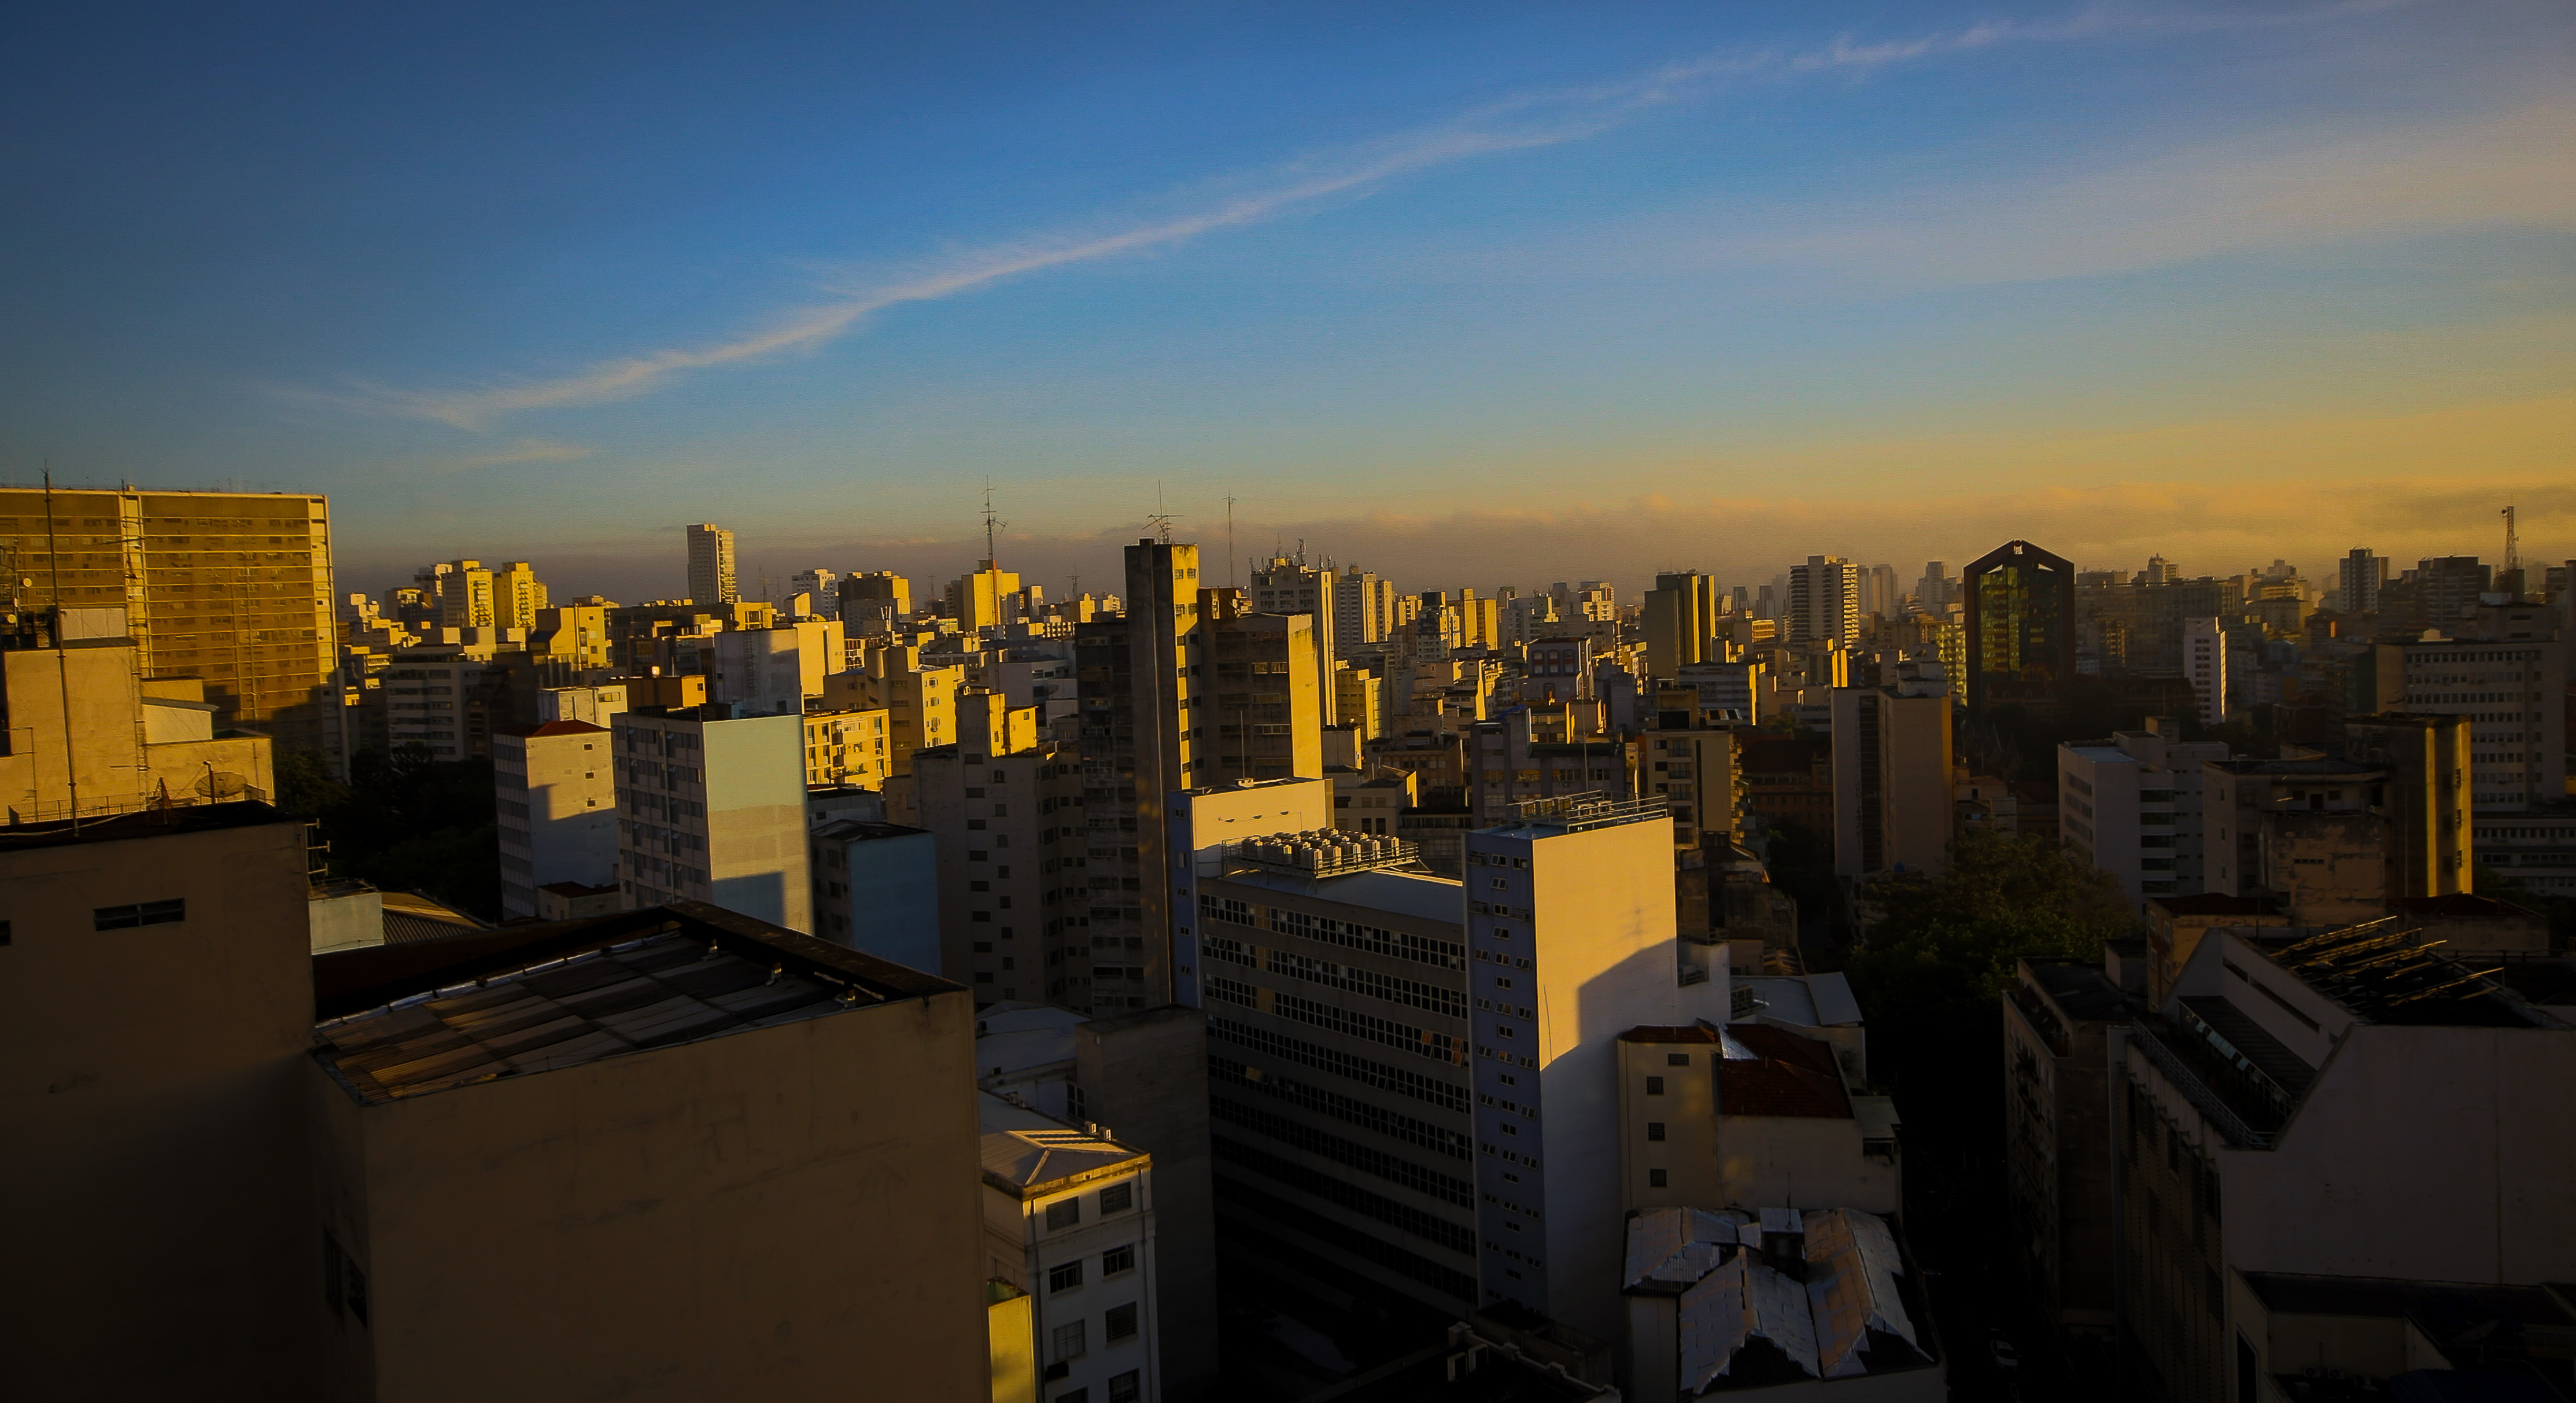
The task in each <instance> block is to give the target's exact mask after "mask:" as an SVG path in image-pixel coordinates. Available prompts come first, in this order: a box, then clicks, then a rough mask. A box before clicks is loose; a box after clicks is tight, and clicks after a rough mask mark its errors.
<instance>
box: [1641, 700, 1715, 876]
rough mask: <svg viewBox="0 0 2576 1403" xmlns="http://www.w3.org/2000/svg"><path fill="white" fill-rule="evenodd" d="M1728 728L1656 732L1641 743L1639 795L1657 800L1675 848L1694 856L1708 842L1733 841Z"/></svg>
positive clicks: (1648, 734)
mask: <svg viewBox="0 0 2576 1403" xmlns="http://www.w3.org/2000/svg"><path fill="white" fill-rule="evenodd" d="M1735 737H1736V733H1735V731H1734V729H1733V728H1732V727H1724V726H1720V727H1685V728H1679V729H1673V730H1665V729H1662V728H1660V727H1659V728H1657V729H1655V730H1652V731H1649V732H1647V733H1646V734H1645V735H1644V736H1642V737H1640V738H1639V744H1640V745H1642V746H1643V747H1644V750H1643V753H1642V754H1641V755H1640V756H1639V759H1638V764H1639V767H1640V769H1641V771H1642V772H1641V773H1640V774H1639V775H1638V776H1637V780H1638V792H1639V793H1640V794H1652V795H1661V796H1662V797H1663V800H1664V805H1665V809H1666V811H1667V812H1669V813H1670V814H1671V815H1672V818H1673V845H1674V846H1675V847H1677V848H1680V849H1682V850H1684V851H1695V850H1697V849H1698V848H1699V847H1700V845H1701V844H1702V843H1704V842H1706V841H1708V840H1710V839H1728V840H1732V839H1733V838H1734V837H1735V835H1736V832H1737V822H1736V814H1735Z"/></svg>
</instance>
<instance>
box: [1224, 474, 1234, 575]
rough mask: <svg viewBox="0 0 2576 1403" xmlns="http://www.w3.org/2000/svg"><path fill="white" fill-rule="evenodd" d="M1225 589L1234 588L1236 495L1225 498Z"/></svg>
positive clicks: (1229, 494)
mask: <svg viewBox="0 0 2576 1403" xmlns="http://www.w3.org/2000/svg"><path fill="white" fill-rule="evenodd" d="M1225 587H1226V588H1227V589H1232V588H1234V494H1232V493H1227V494H1226V498H1225Z"/></svg>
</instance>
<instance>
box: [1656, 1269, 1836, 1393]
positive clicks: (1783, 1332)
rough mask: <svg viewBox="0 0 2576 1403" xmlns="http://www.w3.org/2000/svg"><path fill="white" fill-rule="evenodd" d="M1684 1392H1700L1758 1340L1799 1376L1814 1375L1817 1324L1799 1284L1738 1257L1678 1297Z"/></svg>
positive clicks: (1728, 1368) (1727, 1371)
mask: <svg viewBox="0 0 2576 1403" xmlns="http://www.w3.org/2000/svg"><path fill="white" fill-rule="evenodd" d="M1680 1326H1681V1330H1680V1333H1681V1353H1682V1361H1681V1363H1682V1391H1683V1392H1684V1393H1685V1394H1691V1393H1698V1392H1700V1391H1702V1390H1704V1389H1706V1388H1707V1387H1708V1386H1709V1385H1711V1384H1713V1383H1715V1382H1717V1381H1718V1380H1719V1379H1722V1378H1726V1377H1728V1376H1729V1375H1730V1374H1731V1373H1732V1372H1733V1371H1734V1369H1735V1367H1736V1364H1737V1357H1738V1355H1739V1354H1741V1352H1742V1351H1743V1350H1744V1349H1745V1347H1746V1346H1748V1345H1751V1344H1752V1343H1753V1342H1754V1341H1756V1340H1764V1341H1768V1342H1769V1343H1770V1344H1771V1346H1772V1347H1773V1348H1774V1349H1777V1350H1779V1351H1780V1353H1781V1354H1782V1355H1784V1356H1786V1357H1787V1359H1788V1362H1789V1364H1790V1365H1791V1366H1792V1367H1793V1368H1795V1369H1796V1370H1797V1371H1798V1372H1800V1373H1802V1374H1805V1375H1806V1376H1808V1377H1810V1378H1813V1377H1815V1376H1816V1332H1815V1324H1814V1322H1813V1321H1812V1320H1811V1319H1810V1318H1809V1316H1808V1313H1807V1300H1806V1295H1805V1293H1804V1292H1803V1291H1802V1290H1801V1289H1800V1287H1799V1285H1798V1283H1797V1282H1795V1281H1792V1280H1790V1279H1789V1278H1788V1277H1786V1276H1783V1275H1781V1274H1780V1273H1779V1272H1776V1271H1774V1270H1772V1269H1771V1268H1769V1267H1767V1266H1764V1265H1763V1264H1761V1263H1760V1262H1758V1261H1755V1260H1754V1259H1753V1257H1752V1256H1751V1254H1749V1253H1744V1252H1738V1253H1737V1254H1736V1255H1735V1256H1734V1258H1733V1259H1732V1260H1730V1261H1728V1262H1727V1263H1726V1264H1725V1265H1723V1266H1720V1267H1718V1268H1717V1269H1716V1270H1714V1271H1711V1272H1710V1273H1709V1274H1708V1275H1706V1276H1704V1277H1701V1278H1700V1280H1699V1282H1698V1284H1697V1285H1694V1286H1692V1287H1691V1288H1690V1289H1689V1290H1688V1291H1685V1292H1683V1293H1682V1303H1681V1319H1680Z"/></svg>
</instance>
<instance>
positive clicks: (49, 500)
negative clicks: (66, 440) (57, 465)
mask: <svg viewBox="0 0 2576 1403" xmlns="http://www.w3.org/2000/svg"><path fill="white" fill-rule="evenodd" d="M45 559H46V562H47V563H48V565H49V566H50V569H51V574H52V577H53V584H52V592H53V596H54V680H55V682H56V683H57V684H58V686H59V688H60V690H61V693H62V699H63V784H64V787H65V788H66V790H67V791H68V792H69V793H70V795H71V801H72V836H73V837H75V838H77V837H79V836H80V756H79V754H78V752H76V751H75V750H74V749H73V742H72V662H71V655H70V652H69V650H68V649H66V648H65V647H64V644H63V548H62V545H61V543H60V542H59V541H57V540H56V539H55V536H54V465H53V462H52V460H51V459H48V460H46V463H45ZM207 802H208V803H212V802H214V801H213V799H212V798H209V799H208V800H207Z"/></svg>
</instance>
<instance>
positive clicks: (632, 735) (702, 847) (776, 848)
mask: <svg viewBox="0 0 2576 1403" xmlns="http://www.w3.org/2000/svg"><path fill="white" fill-rule="evenodd" d="M609 730H610V739H611V758H612V760H613V762H614V764H615V767H616V768H615V770H614V774H615V778H616V785H617V850H618V851H617V855H618V871H617V880H618V885H619V886H620V887H622V888H624V890H625V893H626V903H627V906H628V907H629V909H633V908H638V907H645V906H663V905H668V904H670V903H671V902H674V901H702V902H707V903H709V904H712V905H715V906H721V907H723V908H725V909H726V910H729V911H738V912H741V913H742V914H743V915H746V916H751V917H754V918H756V919H758V920H762V921H767V922H769V923H771V924H773V925H780V926H785V927H786V928H788V929H789V930H794V931H802V932H807V933H811V932H812V930H813V928H814V894H813V875H812V868H811V866H810V860H809V857H808V854H807V851H806V834H805V828H806V824H805V757H804V744H803V742H804V720H803V718H801V717H797V716H738V715H736V714H734V712H733V710H732V708H730V707H728V706H725V705H723V704H722V703H717V702H710V703H707V704H706V705H703V706H695V707H686V708H677V709H668V710H664V709H653V710H637V711H626V712H621V713H620V714H618V715H617V716H615V717H612V718H610V724H609Z"/></svg>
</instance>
